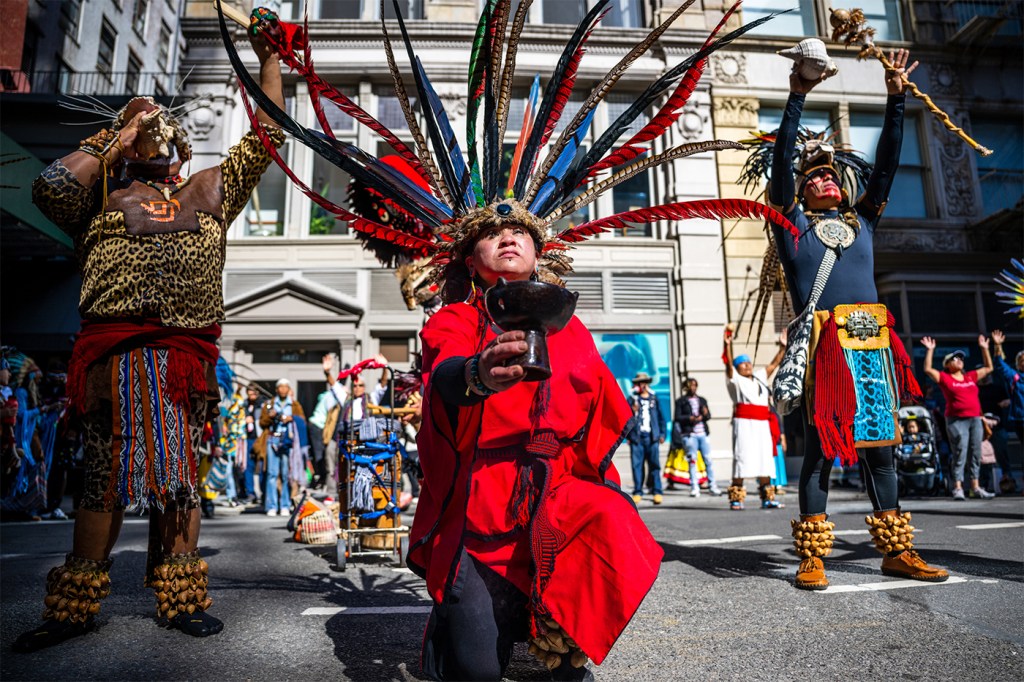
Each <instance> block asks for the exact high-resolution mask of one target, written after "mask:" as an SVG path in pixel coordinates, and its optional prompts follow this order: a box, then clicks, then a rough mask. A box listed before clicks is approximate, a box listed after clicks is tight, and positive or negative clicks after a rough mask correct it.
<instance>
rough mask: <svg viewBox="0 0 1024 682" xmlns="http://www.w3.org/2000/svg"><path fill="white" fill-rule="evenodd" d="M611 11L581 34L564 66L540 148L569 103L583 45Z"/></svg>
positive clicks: (607, 10)
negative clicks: (578, 43) (574, 49)
mask: <svg viewBox="0 0 1024 682" xmlns="http://www.w3.org/2000/svg"><path fill="white" fill-rule="evenodd" d="M610 11H611V8H610V7H609V8H608V9H606V10H605V11H603V12H601V14H600V15H598V17H597V19H595V20H594V23H593V25H592V26H591V27H590V30H589V31H587V32H586V33H584V34H583V38H582V39H581V40H580V45H579V47H577V48H576V51H575V52H573V53H572V57H571V58H570V59H569V63H568V64H566V65H565V73H564V74H563V75H562V80H561V81H560V82H559V83H558V90H556V91H555V98H554V100H552V104H551V114H550V115H549V116H548V120H547V123H545V124H544V133H543V134H542V135H541V138H540V146H541V147H543V146H544V145H545V144H547V141H548V139H549V138H550V137H551V134H552V133H553V132H555V126H556V125H558V119H560V118H561V117H562V112H563V111H564V110H565V105H566V103H567V102H568V101H569V97H570V96H571V95H572V88H573V86H574V85H575V84H576V75H577V73H578V72H579V68H580V60H581V59H583V53H585V52H586V51H587V50H586V47H585V44H586V42H587V39H588V38H590V34H591V33H593V32H594V29H595V28H596V27H597V25H598V24H600V23H601V20H602V19H604V15H606V14H608V12H610Z"/></svg>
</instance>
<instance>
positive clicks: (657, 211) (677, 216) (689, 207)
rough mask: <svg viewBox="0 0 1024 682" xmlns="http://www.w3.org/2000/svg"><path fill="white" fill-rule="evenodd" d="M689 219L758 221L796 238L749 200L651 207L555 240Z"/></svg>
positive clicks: (771, 212)
mask: <svg viewBox="0 0 1024 682" xmlns="http://www.w3.org/2000/svg"><path fill="white" fill-rule="evenodd" d="M691 218H704V219H706V220H720V219H722V218H760V219H762V220H767V221H769V222H771V223H774V224H775V225H778V226H779V227H782V228H783V229H785V230H786V231H788V232H789V233H790V234H792V235H793V238H794V239H796V238H797V236H798V235H799V232H798V230H797V228H796V226H794V225H793V223H791V222H789V221H788V220H787V219H786V216H784V215H782V214H781V213H779V212H778V211H776V210H775V209H773V208H770V207H768V206H766V205H764V204H762V203H759V202H756V201H751V200H749V199H703V200H699V201H681V202H676V203H672V204H663V205H661V206H651V207H648V208H641V209H637V210H636V211H626V212H624V213H617V214H615V215H613V216H608V217H607V218H598V219H597V220H591V221H589V222H586V223H583V224H582V225H578V226H576V227H570V228H568V229H566V230H563V231H562V232H560V233H559V234H558V236H557V238H558V240H559V241H562V242H566V243H570V244H571V243H575V242H581V241H583V240H584V239H586V238H588V237H592V236H593V235H595V234H599V233H601V232H605V231H607V230H613V229H619V228H623V227H626V226H627V225H628V224H630V223H653V222H656V221H658V220H689V219H691Z"/></svg>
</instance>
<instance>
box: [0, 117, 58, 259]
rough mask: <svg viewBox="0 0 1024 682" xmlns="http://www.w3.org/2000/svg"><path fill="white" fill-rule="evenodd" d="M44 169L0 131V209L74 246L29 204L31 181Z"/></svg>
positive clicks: (53, 238) (40, 162) (36, 160)
mask: <svg viewBox="0 0 1024 682" xmlns="http://www.w3.org/2000/svg"><path fill="white" fill-rule="evenodd" d="M44 168H46V164H45V163H43V162H42V161H40V160H39V159H37V158H36V157H35V156H33V155H32V154H31V153H30V152H29V151H27V150H26V149H25V148H24V147H22V146H21V145H20V144H18V143H17V142H15V141H14V140H12V139H11V138H10V137H8V136H7V135H5V134H4V133H2V132H0V209H2V210H3V211H4V212H5V213H9V214H10V215H11V216H13V217H14V218H16V219H17V220H19V221H21V222H22V223H24V224H25V225H28V226H30V227H32V228H34V229H35V230H37V231H38V232H41V233H42V234H44V235H46V236H47V237H49V238H50V239H52V240H54V241H55V242H57V243H59V244H62V245H64V246H66V247H67V248H69V249H74V247H75V246H74V242H73V241H72V240H71V237H69V236H68V235H67V234H66V233H64V231H62V230H61V229H60V228H59V227H57V226H56V225H54V224H53V223H52V222H50V220H49V219H48V218H47V217H46V216H44V215H43V214H42V212H40V210H39V209H38V208H36V205H35V204H33V203H32V181H33V180H35V178H36V176H37V175H39V173H41V172H42V170H43V169H44Z"/></svg>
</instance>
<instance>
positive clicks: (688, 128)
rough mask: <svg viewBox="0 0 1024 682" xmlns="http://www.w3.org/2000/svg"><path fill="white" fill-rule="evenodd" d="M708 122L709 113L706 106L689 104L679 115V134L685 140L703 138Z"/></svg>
mask: <svg viewBox="0 0 1024 682" xmlns="http://www.w3.org/2000/svg"><path fill="white" fill-rule="evenodd" d="M707 124H708V114H707V109H706V108H705V107H701V106H694V105H687V106H686V107H685V108H683V114H682V116H680V117H679V123H678V125H679V134H680V135H681V136H682V138H683V139H684V140H698V139H702V138H703V137H704V129H705V128H706V127H707Z"/></svg>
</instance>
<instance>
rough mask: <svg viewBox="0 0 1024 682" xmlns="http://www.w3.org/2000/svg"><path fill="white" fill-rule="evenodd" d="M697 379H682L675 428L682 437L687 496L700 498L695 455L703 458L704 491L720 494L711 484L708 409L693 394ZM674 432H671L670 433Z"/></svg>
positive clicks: (701, 398)
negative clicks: (683, 381) (688, 494)
mask: <svg viewBox="0 0 1024 682" xmlns="http://www.w3.org/2000/svg"><path fill="white" fill-rule="evenodd" d="M697 386H698V383H697V380H696V379H694V378H693V377H690V378H689V379H687V380H686V394H685V395H683V396H681V397H679V398H678V399H677V400H676V410H675V417H674V421H675V426H674V427H673V428H674V429H675V428H678V429H679V433H680V435H681V436H682V437H683V448H684V450H685V451H686V460H687V462H688V463H689V470H690V478H689V480H690V497H700V472H699V470H698V468H697V465H698V462H697V459H698V456H699V457H702V458H703V459H704V470H705V474H706V475H707V479H708V492H710V493H711V494H712V495H721V494H722V491H721V490H720V489H719V488H718V484H717V482H716V481H715V470H714V466H712V464H711V438H710V436H711V425H710V423H709V422H710V421H711V410H710V409H709V408H708V401H707V400H705V399H704V398H703V397H702V396H699V395H697ZM674 433H675V432H674V431H673V434H674Z"/></svg>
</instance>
